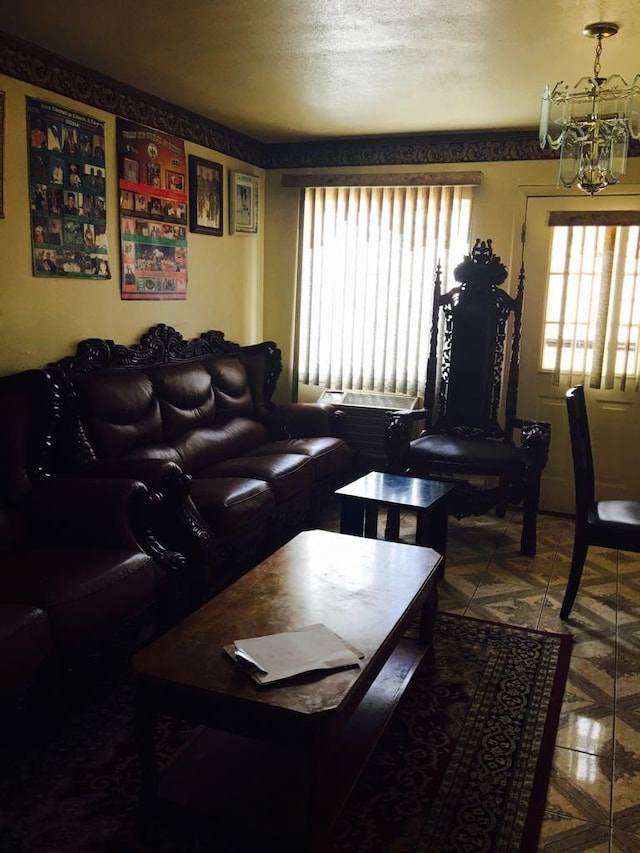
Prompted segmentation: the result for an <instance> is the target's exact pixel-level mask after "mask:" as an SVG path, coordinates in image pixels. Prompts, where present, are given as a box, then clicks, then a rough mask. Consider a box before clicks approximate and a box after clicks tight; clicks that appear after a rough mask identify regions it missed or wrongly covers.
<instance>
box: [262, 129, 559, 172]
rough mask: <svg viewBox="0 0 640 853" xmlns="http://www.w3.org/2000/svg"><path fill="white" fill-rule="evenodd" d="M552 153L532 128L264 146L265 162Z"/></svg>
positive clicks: (374, 162) (279, 165)
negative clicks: (530, 129)
mask: <svg viewBox="0 0 640 853" xmlns="http://www.w3.org/2000/svg"><path fill="white" fill-rule="evenodd" d="M556 156H557V155H556V154H555V152H552V151H549V149H545V150H544V151H543V150H542V149H541V148H540V146H539V144H538V134H537V131H512V132H508V131H486V132H475V133H447V134H423V135H412V136H398V137H364V138H360V139H332V140H326V141H325V140H322V141H318V142H302V143H298V142H292V143H280V144H279V145H271V146H269V148H268V150H267V158H266V168H267V169H295V168H307V169H309V168H314V167H320V166H390V165H402V166H417V165H426V164H436V163H437V164H443V163H485V162H488V161H492V160H493V161H495V160H546V159H550V158H553V157H556Z"/></svg>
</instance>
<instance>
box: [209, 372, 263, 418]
mask: <svg viewBox="0 0 640 853" xmlns="http://www.w3.org/2000/svg"><path fill="white" fill-rule="evenodd" d="M203 364H204V366H205V367H206V369H207V370H208V371H209V373H210V375H211V384H212V386H213V392H214V395H215V401H216V423H218V424H226V423H227V422H228V421H230V420H231V419H232V418H238V417H243V418H255V416H256V414H255V409H254V405H253V398H252V396H251V388H250V386H249V380H248V377H247V371H246V369H245V366H244V364H243V363H242V362H241V361H240V359H239V358H235V357H234V356H225V357H221V358H210V359H207V360H206V361H205V362H203Z"/></svg>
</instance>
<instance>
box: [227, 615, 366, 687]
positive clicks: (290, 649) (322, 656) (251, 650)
mask: <svg viewBox="0 0 640 853" xmlns="http://www.w3.org/2000/svg"><path fill="white" fill-rule="evenodd" d="M237 650H240V651H241V652H242V653H244V655H245V656H248V657H249V658H250V659H252V660H253V661H255V662H256V663H257V664H258V665H259V667H261V668H262V669H263V670H265V672H260V671H259V670H258V669H257V668H255V667H251V666H248V667H246V670H247V672H248V673H249V675H250V676H251V678H253V679H254V680H255V681H257V682H258V684H271V683H273V682H274V681H281V680H282V679H284V678H292V677H293V676H295V675H301V674H302V673H305V672H313V671H314V670H322V669H327V670H330V669H343V668H344V667H350V666H359V665H360V664H359V662H358V660H359V658H363V657H364V655H363V654H362V653H361V652H358V651H357V650H356V649H354V648H353V647H352V646H349V645H348V644H347V643H345V641H344V640H343V639H342V638H341V637H339V636H338V635H337V634H334V632H333V631H331V630H330V629H329V628H327V626H326V625H322V624H316V625H307V626H305V627H304V628H299V629H296V630H294V631H285V632H284V633H282V634H269V635H268V636H266V637H248V638H245V639H242V640H234V641H233V643H232V644H231V645H229V646H225V651H226V652H227V653H228V654H229V655H230V656H231V657H232V658H234V659H235V652H236V651H237Z"/></svg>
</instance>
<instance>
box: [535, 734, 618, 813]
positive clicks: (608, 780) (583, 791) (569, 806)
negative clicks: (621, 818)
mask: <svg viewBox="0 0 640 853" xmlns="http://www.w3.org/2000/svg"><path fill="white" fill-rule="evenodd" d="M612 776H613V760H612V759H610V758H605V757H603V756H601V755H590V754H589V753H588V752H579V751H577V750H574V749H564V748H563V747H556V749H555V751H554V754H553V768H552V771H551V781H550V783H549V791H548V794H547V806H546V810H547V811H548V812H553V813H555V814H561V815H565V816H566V817H575V818H578V819H580V820H586V821H588V822H589V823H597V824H599V825H601V826H610V821H611V789H612V783H613V780H612Z"/></svg>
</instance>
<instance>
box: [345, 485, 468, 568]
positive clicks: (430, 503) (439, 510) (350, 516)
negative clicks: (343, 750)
mask: <svg viewBox="0 0 640 853" xmlns="http://www.w3.org/2000/svg"><path fill="white" fill-rule="evenodd" d="M455 488H456V486H455V484H452V483H447V482H443V481H441V480H423V479H421V478H419V477H407V476H405V475H402V474H386V473H383V472H380V471H371V472H370V473H369V474H365V476H364V477H360V479H358V480H354V482H353V483H348V484H347V485H346V486H343V487H342V488H340V489H337V490H336V495H338V496H339V497H340V500H341V511H340V532H341V533H348V534H351V535H353V536H365V537H366V538H368V539H376V538H377V535H378V509H379V507H381V506H382V507H387V508H388V507H396V508H397V509H398V510H401V509H405V510H415V512H416V538H415V544H416V545H423V546H427V547H430V548H433V549H434V551H437V552H438V553H439V554H441V555H442V563H441V564H440V567H439V570H438V576H439V577H444V568H445V560H446V551H447V514H448V507H447V498H448V496H449V493H450V492H452V491H453V490H454V489H455ZM385 538H387V537H386V536H385Z"/></svg>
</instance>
